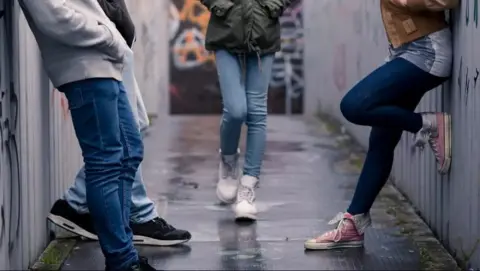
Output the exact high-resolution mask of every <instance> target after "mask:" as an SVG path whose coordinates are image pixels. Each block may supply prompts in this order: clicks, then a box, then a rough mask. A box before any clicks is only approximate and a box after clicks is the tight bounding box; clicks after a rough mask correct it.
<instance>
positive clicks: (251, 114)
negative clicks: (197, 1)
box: [215, 50, 274, 178]
mask: <svg viewBox="0 0 480 271" xmlns="http://www.w3.org/2000/svg"><path fill="white" fill-rule="evenodd" d="M215 56H216V65H217V72H218V79H219V82H220V89H221V92H222V100H223V116H222V122H221V126H220V149H221V152H222V155H233V154H235V153H237V149H238V143H239V140H240V132H241V128H242V125H243V123H245V124H246V125H247V127H248V132H247V149H246V152H245V164H244V168H243V174H244V175H248V176H252V177H257V178H258V177H259V175H260V171H261V167H262V160H263V155H264V152H265V143H266V126H267V96H268V84H269V82H270V77H271V73H272V64H273V58H274V55H273V54H268V55H263V56H257V54H241V55H237V54H232V53H229V52H227V51H224V50H219V51H216V52H215Z"/></svg>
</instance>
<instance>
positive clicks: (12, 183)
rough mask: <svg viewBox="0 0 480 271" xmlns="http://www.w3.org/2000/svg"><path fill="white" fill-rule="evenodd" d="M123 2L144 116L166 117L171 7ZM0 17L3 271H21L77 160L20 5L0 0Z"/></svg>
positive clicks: (64, 109) (42, 240) (64, 108)
mask: <svg viewBox="0 0 480 271" xmlns="http://www.w3.org/2000/svg"><path fill="white" fill-rule="evenodd" d="M127 3H128V5H129V8H130V10H131V12H132V16H133V19H134V21H135V24H136V28H137V43H136V45H135V48H134V51H135V56H136V58H137V59H136V74H137V80H138V82H139V85H140V88H141V91H142V92H143V94H144V96H145V102H146V106H147V110H148V111H149V113H150V114H151V115H158V114H164V113H165V112H167V110H168V108H166V107H162V106H159V105H162V104H168V101H167V99H166V98H165V97H167V93H168V92H167V88H168V51H167V50H168V38H165V37H168V34H167V33H168V24H167V21H168V9H167V8H166V7H168V5H167V4H168V3H165V2H164V1H151V0H131V1H127ZM165 10H167V11H165ZM0 16H1V18H0V270H25V269H27V268H28V266H29V264H31V263H32V261H34V260H35V259H36V258H37V257H38V256H39V255H40V253H41V252H42V250H43V249H44V248H45V247H46V245H47V243H48V241H49V232H50V230H51V226H50V225H48V223H47V222H46V215H47V214H48V212H49V210H50V208H51V206H52V203H53V202H54V201H55V200H56V199H58V198H59V197H60V196H61V195H62V194H63V192H64V190H65V189H66V188H67V187H68V186H69V185H70V184H72V182H73V180H74V177H75V174H76V173H77V171H78V170H79V169H80V166H81V164H82V161H81V154H80V151H79V147H78V143H77V140H76V138H75V136H74V133H73V127H72V124H71V120H70V115H69V111H68V105H67V101H66V98H65V97H64V96H63V94H61V93H59V92H58V91H56V90H54V88H53V86H52V85H51V84H50V82H49V80H48V78H47V76H46V74H45V72H44V70H43V68H42V63H41V57H40V54H39V51H38V48H37V43H36V41H35V39H34V37H33V35H32V34H31V32H30V29H29V27H28V25H27V23H26V21H25V19H24V17H23V14H22V13H21V11H20V9H19V6H18V3H17V1H15V0H0ZM163 62H164V63H163ZM162 108H163V109H162Z"/></svg>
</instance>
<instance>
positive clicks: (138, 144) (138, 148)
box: [123, 136, 144, 172]
mask: <svg viewBox="0 0 480 271" xmlns="http://www.w3.org/2000/svg"><path fill="white" fill-rule="evenodd" d="M143 152H144V147H143V141H142V139H141V137H140V136H139V137H138V139H135V140H134V141H133V142H132V140H130V142H129V146H128V148H127V151H126V153H125V156H124V158H123V164H124V166H126V167H128V168H130V169H131V170H132V171H133V172H136V171H137V169H138V167H139V166H140V164H141V163H142V161H143Z"/></svg>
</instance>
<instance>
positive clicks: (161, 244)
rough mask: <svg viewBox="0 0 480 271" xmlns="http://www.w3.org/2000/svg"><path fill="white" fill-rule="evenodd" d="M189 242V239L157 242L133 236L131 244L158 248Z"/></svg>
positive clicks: (149, 238)
mask: <svg viewBox="0 0 480 271" xmlns="http://www.w3.org/2000/svg"><path fill="white" fill-rule="evenodd" d="M188 241H190V239H185V240H159V239H154V238H151V237H147V236H142V235H134V236H133V243H134V244H135V245H143V246H158V247H166V246H174V245H179V244H183V243H186V242H188Z"/></svg>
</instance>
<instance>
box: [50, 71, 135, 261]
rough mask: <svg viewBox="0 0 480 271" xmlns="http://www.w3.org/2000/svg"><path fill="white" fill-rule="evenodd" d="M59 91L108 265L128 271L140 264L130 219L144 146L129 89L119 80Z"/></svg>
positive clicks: (83, 83)
mask: <svg viewBox="0 0 480 271" xmlns="http://www.w3.org/2000/svg"><path fill="white" fill-rule="evenodd" d="M58 89H59V90H60V91H61V92H64V93H65V96H66V97H67V100H68V104H69V108H70V113H71V116H72V122H73V126H74V128H75V133H76V135H77V139H78V141H79V143H80V148H81V149H82V156H83V160H84V162H85V183H86V196H87V205H88V209H89V210H90V213H91V215H92V218H93V224H94V227H95V230H96V232H97V234H98V238H99V241H100V246H101V248H102V251H103V254H104V255H105V259H106V265H107V266H108V267H109V269H111V270H121V269H126V268H128V267H129V266H131V265H132V263H133V262H136V261H138V255H137V251H136V250H135V248H134V246H133V243H132V238H133V235H132V230H131V229H130V227H129V218H130V201H131V190H132V184H133V181H134V178H135V173H136V172H137V169H138V167H139V165H140V163H141V162H142V159H143V143H142V139H141V136H140V132H139V130H138V127H137V125H136V123H135V119H134V117H133V113H132V109H131V107H130V103H129V101H128V98H127V94H126V92H125V88H124V87H123V84H122V83H121V82H118V81H115V80H113V79H87V80H82V81H77V82H73V83H69V84H66V85H63V86H61V87H59V88H58Z"/></svg>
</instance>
